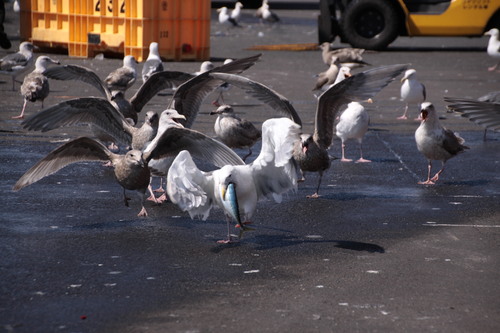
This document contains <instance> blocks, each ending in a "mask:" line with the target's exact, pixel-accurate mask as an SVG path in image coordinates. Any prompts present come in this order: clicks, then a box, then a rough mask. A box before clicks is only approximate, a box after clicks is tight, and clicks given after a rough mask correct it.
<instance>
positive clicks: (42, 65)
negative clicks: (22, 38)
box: [35, 56, 61, 71]
mask: <svg viewBox="0 0 500 333" xmlns="http://www.w3.org/2000/svg"><path fill="white" fill-rule="evenodd" d="M50 64H55V65H60V64H61V63H60V62H59V61H58V60H54V59H52V58H50V57H47V56H39V57H38V58H37V59H36V62H35V68H36V69H37V70H40V71H44V70H46V69H47V67H48V66H49V65H50Z"/></svg>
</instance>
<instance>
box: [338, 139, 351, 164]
mask: <svg viewBox="0 0 500 333" xmlns="http://www.w3.org/2000/svg"><path fill="white" fill-rule="evenodd" d="M340 162H352V160H351V159H349V158H345V143H343V142H342V158H341V159H340Z"/></svg>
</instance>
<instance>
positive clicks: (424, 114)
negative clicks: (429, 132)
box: [420, 102, 436, 122]
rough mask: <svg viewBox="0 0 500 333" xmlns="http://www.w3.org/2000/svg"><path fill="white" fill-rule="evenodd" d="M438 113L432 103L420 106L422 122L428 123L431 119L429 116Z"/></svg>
mask: <svg viewBox="0 0 500 333" xmlns="http://www.w3.org/2000/svg"><path fill="white" fill-rule="evenodd" d="M435 112H436V110H435V109H434V105H432V103H430V102H424V103H422V105H421V106H420V117H421V118H422V121H424V122H425V121H427V119H429V116H431V115H433V114H434V113H435Z"/></svg>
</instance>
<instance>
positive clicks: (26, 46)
mask: <svg viewBox="0 0 500 333" xmlns="http://www.w3.org/2000/svg"><path fill="white" fill-rule="evenodd" d="M35 49H38V46H35V45H33V44H31V43H30V42H22V43H21V44H19V51H21V52H33V50H35Z"/></svg>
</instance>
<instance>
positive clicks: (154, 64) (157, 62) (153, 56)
mask: <svg viewBox="0 0 500 333" xmlns="http://www.w3.org/2000/svg"><path fill="white" fill-rule="evenodd" d="M161 71H163V62H162V61H161V58H160V52H159V50H158V43H157V42H152V43H151V44H149V54H148V58H147V59H146V61H145V62H144V65H143V66H142V82H143V83H144V82H146V81H147V80H148V79H149V77H150V76H151V75H153V74H154V73H157V72H161Z"/></svg>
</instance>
